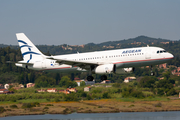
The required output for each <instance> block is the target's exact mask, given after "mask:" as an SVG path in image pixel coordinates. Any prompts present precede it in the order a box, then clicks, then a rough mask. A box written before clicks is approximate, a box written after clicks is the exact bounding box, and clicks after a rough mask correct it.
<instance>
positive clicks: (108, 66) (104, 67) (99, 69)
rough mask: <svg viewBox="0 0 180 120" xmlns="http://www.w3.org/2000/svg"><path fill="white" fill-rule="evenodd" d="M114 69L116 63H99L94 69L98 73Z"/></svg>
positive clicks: (105, 72)
mask: <svg viewBox="0 0 180 120" xmlns="http://www.w3.org/2000/svg"><path fill="white" fill-rule="evenodd" d="M113 71H114V64H105V65H99V66H97V67H96V68H95V69H94V73H96V74H110V73H112V72H113Z"/></svg>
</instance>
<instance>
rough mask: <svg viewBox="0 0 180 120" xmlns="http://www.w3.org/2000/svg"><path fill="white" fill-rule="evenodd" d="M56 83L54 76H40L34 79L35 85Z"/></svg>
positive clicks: (41, 85) (49, 85) (43, 85)
mask: <svg viewBox="0 0 180 120" xmlns="http://www.w3.org/2000/svg"><path fill="white" fill-rule="evenodd" d="M54 85H56V80H55V79H54V78H50V77H46V76H40V77H38V78H37V79H36V80H35V87H51V86H54Z"/></svg>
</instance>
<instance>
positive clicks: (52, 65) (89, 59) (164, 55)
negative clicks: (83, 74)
mask: <svg viewBox="0 0 180 120" xmlns="http://www.w3.org/2000/svg"><path fill="white" fill-rule="evenodd" d="M16 36H17V40H18V43H19V47H20V49H21V53H22V56H23V60H22V61H18V62H17V63H16V64H15V65H16V66H18V67H23V68H28V69H32V70H41V71H52V70H59V72H65V71H67V72H69V71H70V72H73V71H89V74H90V75H89V76H88V77H87V80H88V81H92V80H93V79H94V78H93V76H92V74H101V75H102V76H101V80H106V79H107V76H106V75H107V74H112V73H114V74H123V73H129V72H133V70H134V67H141V66H152V65H157V64H162V63H166V62H167V61H169V60H171V59H173V58H174V56H173V55H172V54H171V53H168V52H166V51H165V50H164V49H163V48H160V47H149V46H147V47H137V48H126V49H117V50H107V51H96V52H86V53H76V54H66V55H55V56H46V55H44V54H42V53H41V52H40V51H39V50H38V49H37V48H36V46H35V45H34V44H33V43H32V42H31V41H30V40H29V39H28V38H27V37H26V35H25V34H24V33H17V34H16Z"/></svg>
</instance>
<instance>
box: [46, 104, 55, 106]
mask: <svg viewBox="0 0 180 120" xmlns="http://www.w3.org/2000/svg"><path fill="white" fill-rule="evenodd" d="M46 106H54V105H53V104H47V105H46Z"/></svg>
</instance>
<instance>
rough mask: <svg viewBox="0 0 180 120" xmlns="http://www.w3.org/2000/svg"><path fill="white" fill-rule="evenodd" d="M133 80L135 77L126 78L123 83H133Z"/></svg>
mask: <svg viewBox="0 0 180 120" xmlns="http://www.w3.org/2000/svg"><path fill="white" fill-rule="evenodd" d="M135 79H136V77H127V78H125V79H124V82H125V83H128V82H130V81H133V80H135Z"/></svg>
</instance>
